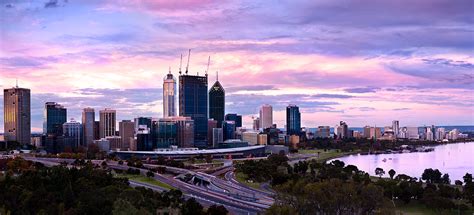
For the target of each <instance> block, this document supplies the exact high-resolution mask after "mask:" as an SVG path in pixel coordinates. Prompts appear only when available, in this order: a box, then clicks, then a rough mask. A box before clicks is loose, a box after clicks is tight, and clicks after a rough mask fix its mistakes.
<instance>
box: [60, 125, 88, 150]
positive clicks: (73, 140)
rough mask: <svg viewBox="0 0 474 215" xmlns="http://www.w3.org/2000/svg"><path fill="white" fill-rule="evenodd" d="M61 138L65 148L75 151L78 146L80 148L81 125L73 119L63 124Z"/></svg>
mask: <svg viewBox="0 0 474 215" xmlns="http://www.w3.org/2000/svg"><path fill="white" fill-rule="evenodd" d="M63 136H64V145H65V148H66V147H70V148H71V149H77V148H78V147H79V146H82V145H83V143H82V124H81V123H80V122H76V121H75V120H74V119H71V121H70V122H66V123H64V124H63Z"/></svg>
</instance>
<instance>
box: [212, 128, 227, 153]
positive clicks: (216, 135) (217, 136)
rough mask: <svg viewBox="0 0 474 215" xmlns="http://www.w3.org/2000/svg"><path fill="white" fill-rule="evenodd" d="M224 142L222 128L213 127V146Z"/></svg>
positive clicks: (215, 146)
mask: <svg viewBox="0 0 474 215" xmlns="http://www.w3.org/2000/svg"><path fill="white" fill-rule="evenodd" d="M222 142H224V133H223V131H222V128H213V129H212V147H213V148H217V147H219V143H222Z"/></svg>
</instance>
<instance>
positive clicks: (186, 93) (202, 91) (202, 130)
mask: <svg viewBox="0 0 474 215" xmlns="http://www.w3.org/2000/svg"><path fill="white" fill-rule="evenodd" d="M207 96H208V93H207V75H205V76H193V75H187V74H186V75H180V76H179V115H180V116H184V117H191V119H192V120H193V121H194V147H199V148H206V147H207V146H208V141H207V120H208V117H207V112H208V99H207Z"/></svg>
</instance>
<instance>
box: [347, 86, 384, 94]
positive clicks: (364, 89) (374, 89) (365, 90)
mask: <svg viewBox="0 0 474 215" xmlns="http://www.w3.org/2000/svg"><path fill="white" fill-rule="evenodd" d="M379 89H380V88H378V87H356V88H346V89H344V91H346V92H348V93H375V92H377V90H379Z"/></svg>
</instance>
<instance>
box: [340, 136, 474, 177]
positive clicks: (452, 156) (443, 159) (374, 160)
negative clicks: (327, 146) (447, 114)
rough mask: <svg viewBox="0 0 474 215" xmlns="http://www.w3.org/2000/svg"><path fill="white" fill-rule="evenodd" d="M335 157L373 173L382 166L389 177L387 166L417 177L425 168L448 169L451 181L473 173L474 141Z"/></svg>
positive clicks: (443, 171) (442, 170) (444, 171)
mask: <svg viewBox="0 0 474 215" xmlns="http://www.w3.org/2000/svg"><path fill="white" fill-rule="evenodd" d="M338 160H341V161H343V162H344V163H345V164H346V165H347V164H352V165H355V166H357V167H358V168H359V169H360V170H363V171H365V172H368V173H369V174H370V175H375V168H377V167H381V168H383V169H384V170H385V175H384V177H388V171H389V170H390V169H394V170H395V171H396V172H397V174H399V173H403V174H407V175H409V176H412V177H417V178H420V177H421V175H422V174H423V171H424V170H425V169H426V168H433V169H439V171H441V173H443V174H444V173H448V174H449V177H450V179H451V183H454V180H462V177H463V176H464V175H465V174H466V172H469V173H471V174H473V173H474V142H469V143H457V144H448V145H441V146H436V147H435V150H434V151H433V152H424V153H423V152H417V153H403V154H382V155H350V156H347V157H342V158H338ZM384 160H385V162H384Z"/></svg>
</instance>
